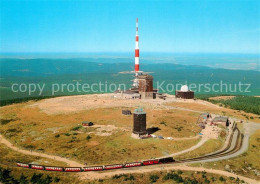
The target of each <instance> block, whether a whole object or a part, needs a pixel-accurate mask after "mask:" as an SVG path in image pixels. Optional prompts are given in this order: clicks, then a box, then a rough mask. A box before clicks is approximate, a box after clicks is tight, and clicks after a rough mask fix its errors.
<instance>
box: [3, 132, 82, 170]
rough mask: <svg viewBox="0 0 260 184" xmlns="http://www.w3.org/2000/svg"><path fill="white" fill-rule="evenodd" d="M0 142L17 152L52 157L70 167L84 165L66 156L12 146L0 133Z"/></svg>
mask: <svg viewBox="0 0 260 184" xmlns="http://www.w3.org/2000/svg"><path fill="white" fill-rule="evenodd" d="M0 143H2V144H5V145H6V146H7V147H9V148H11V149H13V150H15V151H17V152H20V153H23V154H26V155H33V156H39V157H44V158H49V159H54V160H56V161H60V162H65V163H66V164H68V165H69V166H70V167H85V166H84V165H82V164H80V163H78V162H76V161H72V160H69V159H67V158H63V157H60V156H54V155H48V154H45V153H38V152H35V151H28V150H24V149H20V148H18V147H16V146H14V145H13V144H12V143H11V142H9V141H8V140H7V139H5V138H4V137H3V135H1V134H0Z"/></svg>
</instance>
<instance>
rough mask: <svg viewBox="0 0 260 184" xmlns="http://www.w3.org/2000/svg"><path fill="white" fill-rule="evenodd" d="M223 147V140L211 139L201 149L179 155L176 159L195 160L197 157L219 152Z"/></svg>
mask: <svg viewBox="0 0 260 184" xmlns="http://www.w3.org/2000/svg"><path fill="white" fill-rule="evenodd" d="M222 145H223V140H221V139H217V140H216V139H210V140H208V141H207V142H206V143H205V144H203V145H202V146H201V147H199V148H197V149H195V150H193V151H191V152H188V153H185V154H182V155H179V156H177V157H176V159H186V158H195V157H198V156H202V155H205V154H208V153H212V152H214V151H217V150H219V149H220V148H221V147H222Z"/></svg>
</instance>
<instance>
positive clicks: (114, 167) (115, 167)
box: [103, 164, 123, 170]
mask: <svg viewBox="0 0 260 184" xmlns="http://www.w3.org/2000/svg"><path fill="white" fill-rule="evenodd" d="M103 167H104V170H110V169H120V168H123V164H114V165H104V166H103Z"/></svg>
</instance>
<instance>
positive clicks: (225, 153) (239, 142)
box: [17, 126, 244, 172]
mask: <svg viewBox="0 0 260 184" xmlns="http://www.w3.org/2000/svg"><path fill="white" fill-rule="evenodd" d="M234 131H238V134H237V137H236V142H235V146H234V148H232V149H231V143H232V141H233V134H234ZM243 138H244V135H243V134H241V132H240V130H239V129H238V128H237V127H236V126H235V127H234V129H233V132H232V136H231V137H230V139H229V142H228V144H227V147H226V148H225V149H223V150H222V151H218V152H216V153H213V154H208V155H204V156H200V157H196V158H191V159H184V160H178V161H175V160H174V159H173V157H165V158H160V159H151V160H144V161H141V162H131V163H125V164H114V165H103V166H91V167H55V166H42V165H35V164H24V163H17V166H18V167H23V168H31V169H36V170H46V171H59V172H88V171H104V170H112V169H123V168H131V167H141V166H147V165H157V164H170V163H188V162H193V161H203V160H207V159H214V158H220V157H224V156H228V155H231V154H233V153H235V152H237V151H238V150H240V148H241V147H242V143H243ZM229 149H231V150H229Z"/></svg>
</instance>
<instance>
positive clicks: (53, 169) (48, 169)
mask: <svg viewBox="0 0 260 184" xmlns="http://www.w3.org/2000/svg"><path fill="white" fill-rule="evenodd" d="M45 170H46V171H64V168H63V167H45Z"/></svg>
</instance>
